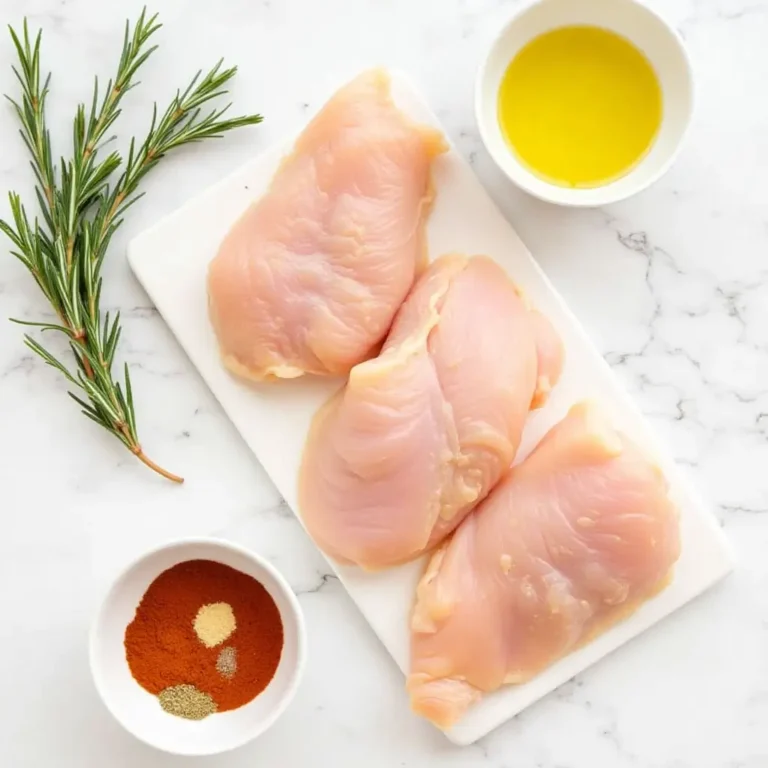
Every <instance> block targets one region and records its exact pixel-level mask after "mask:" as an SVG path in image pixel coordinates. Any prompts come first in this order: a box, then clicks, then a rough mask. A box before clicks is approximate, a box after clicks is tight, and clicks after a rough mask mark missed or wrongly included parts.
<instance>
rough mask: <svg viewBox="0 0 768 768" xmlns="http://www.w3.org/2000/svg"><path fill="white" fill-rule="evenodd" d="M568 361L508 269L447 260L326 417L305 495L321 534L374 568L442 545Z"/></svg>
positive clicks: (310, 519) (314, 438) (312, 524)
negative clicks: (540, 387)
mask: <svg viewBox="0 0 768 768" xmlns="http://www.w3.org/2000/svg"><path fill="white" fill-rule="evenodd" d="M539 340H541V343H542V346H545V347H546V350H547V351H546V355H543V356H542V361H543V363H542V364H543V365H544V366H545V368H544V369H543V370H542V371H540V370H539V349H538V343H539ZM561 366H562V348H561V347H560V346H559V339H558V337H557V335H556V333H555V332H554V330H553V329H552V328H551V326H549V324H548V323H547V322H546V321H545V320H544V319H543V318H542V317H541V316H538V317H537V318H534V316H533V315H532V313H531V312H530V311H529V309H528V306H527V304H526V302H525V301H524V300H523V299H522V298H521V296H520V294H519V293H518V291H517V289H516V288H515V286H514V284H513V283H512V281H511V280H510V279H509V277H508V276H507V275H506V273H505V272H504V270H503V269H502V268H501V267H500V266H498V265H497V264H496V263H495V262H493V261H491V260H490V259H488V258H486V257H482V256H477V257H474V258H467V257H465V256H455V255H451V256H443V257H442V258H440V259H438V260H437V261H436V262H435V263H434V264H432V266H431V267H430V269H429V270H428V271H427V272H426V273H425V274H424V275H423V276H422V278H421V279H420V280H419V282H418V283H417V284H416V286H415V288H414V290H413V291H412V293H411V295H410V296H409V297H408V299H407V300H406V302H405V304H404V305H403V307H402V308H401V310H400V312H399V314H398V316H397V318H396V320H395V323H394V325H393V327H392V331H391V333H390V334H389V337H388V338H387V341H386V343H385V345H384V348H383V350H382V352H381V354H380V355H379V356H378V357H377V358H375V359H373V360H369V361H367V362H365V363H362V364H360V365H358V366H356V367H355V368H353V369H352V372H351V373H350V377H349V382H348V384H347V386H346V387H345V388H344V389H343V390H342V392H341V393H340V394H339V395H338V396H337V397H335V398H334V399H332V401H331V402H330V403H328V404H327V405H326V406H325V407H324V408H323V409H322V410H321V412H320V413H319V414H318V416H317V417H316V419H315V422H314V425H313V427H312V429H311V431H310V435H309V437H308V439H307V444H306V447H305V452H304V457H303V464H302V470H301V477H300V488H299V498H300V509H301V514H302V518H303V520H304V523H305V525H306V526H307V528H308V530H309V532H310V534H311V535H312V537H313V538H314V540H315V541H316V543H317V544H318V545H319V546H320V547H321V548H322V549H323V550H324V551H325V552H326V553H327V554H329V555H331V556H332V557H333V558H335V559H336V560H338V561H340V562H343V563H354V564H357V565H359V566H362V567H363V568H366V569H369V570H376V569H381V568H385V567H387V566H391V565H394V564H397V563H401V562H403V561H406V560H409V559H412V558H414V557H417V556H418V555H420V554H421V553H422V552H424V551H425V550H427V549H429V548H431V547H433V546H435V545H436V544H437V543H438V542H439V541H441V540H442V539H443V538H444V537H445V536H446V535H447V534H448V533H450V532H451V531H452V530H453V529H454V528H455V527H456V526H457V525H458V524H459V522H461V520H462V519H463V517H464V516H465V515H466V514H467V513H468V512H469V510H471V509H472V507H473V506H474V505H475V504H477V503H478V502H479V501H480V500H481V499H482V498H483V497H484V496H485V495H486V494H487V493H488V492H489V491H490V489H491V488H492V487H493V486H494V485H495V484H496V483H497V482H498V480H499V478H500V477H501V476H502V474H503V473H504V472H506V471H507V469H508V468H509V466H510V464H511V462H512V460H513V458H514V456H515V452H516V451H517V448H518V445H519V443H520V437H521V434H522V431H523V425H524V423H525V419H526V416H527V414H528V411H529V409H530V407H531V403H532V401H533V400H537V401H539V400H541V399H542V393H541V392H540V391H539V390H538V388H537V385H538V384H539V383H540V382H542V381H545V382H546V387H547V390H548V388H549V387H550V386H551V385H552V384H553V383H554V382H556V381H557V378H558V376H559V374H560V368H561Z"/></svg>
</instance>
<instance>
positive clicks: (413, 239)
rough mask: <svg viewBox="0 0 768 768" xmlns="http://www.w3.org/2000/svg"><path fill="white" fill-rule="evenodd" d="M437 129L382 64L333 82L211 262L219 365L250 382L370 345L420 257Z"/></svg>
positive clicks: (331, 366)
mask: <svg viewBox="0 0 768 768" xmlns="http://www.w3.org/2000/svg"><path fill="white" fill-rule="evenodd" d="M446 148H447V147H446V144H445V142H444V139H443V137H442V135H441V134H440V133H439V132H438V131H436V130H434V129H431V128H427V127H423V126H418V125H415V124H413V123H412V122H411V121H410V120H409V119H408V118H407V117H406V116H405V115H404V114H403V113H402V112H401V111H400V110H399V109H398V108H397V107H396V106H395V104H394V102H393V100H392V96H391V94H390V83H389V79H388V76H387V75H386V73H384V72H381V71H371V72H367V73H364V74H363V75H360V76H359V77H357V78H356V79H355V80H353V81H352V82H351V83H349V84H348V85H346V86H345V87H343V88H342V89H341V90H339V91H338V92H337V93H336V94H335V95H334V96H333V97H332V98H331V99H330V101H329V102H328V103H327V104H326V105H325V106H324V107H323V109H322V110H321V112H320V113H319V114H318V115H317V116H316V117H315V118H314V120H313V121H312V122H311V123H310V124H309V126H308V127H307V128H306V130H305V131H304V132H303V133H302V134H301V136H300V137H299V139H298V140H297V142H296V145H295V147H294V149H293V152H292V153H291V154H290V155H289V156H288V157H286V158H285V160H283V162H282V164H281V166H280V168H279V170H278V171H277V173H276V174H275V177H274V179H273V180H272V183H271V186H270V188H269V190H268V191H267V193H266V194H265V195H264V196H263V197H262V198H261V199H260V200H258V201H257V202H256V203H254V204H253V205H252V206H251V207H250V208H248V210H247V211H246V212H245V213H244V214H243V216H242V217H241V218H240V219H239V220H238V221H237V223H236V224H235V225H234V226H233V227H232V229H231V230H230V232H229V234H228V235H227V236H226V238H225V239H224V241H223V242H222V244H221V246H220V248H219V251H218V253H217V254H216V257H215V258H214V259H213V261H212V262H211V265H210V268H209V272H208V297H209V312H210V318H211V322H212V324H213V327H214V330H215V332H216V336H217V337H218V341H219V346H220V350H221V354H222V357H223V360H224V363H225V365H226V366H227V367H228V368H229V369H230V370H231V371H233V372H234V373H236V374H238V375H241V376H244V377H246V378H250V379H254V380H264V379H272V378H294V377H297V376H301V375H303V374H305V373H314V374H321V375H324V374H331V375H337V374H346V373H348V372H349V370H350V368H352V366H354V365H356V364H357V363H360V362H362V361H363V360H366V359H367V358H368V357H370V356H371V355H373V354H375V353H376V351H377V349H378V347H379V345H380V344H381V341H382V340H383V339H384V337H385V336H386V334H387V331H388V330H389V327H390V325H391V323H392V319H393V317H394V316H395V312H396V311H397V309H398V307H399V306H400V304H401V303H402V302H403V300H404V299H405V297H406V295H407V293H408V291H409V290H410V288H411V286H412V284H413V282H414V279H415V277H416V275H417V273H418V272H419V270H420V269H422V268H423V267H424V266H425V265H426V251H425V242H424V239H425V238H424V225H425V221H426V218H427V215H428V212H429V208H430V205H431V203H432V198H433V187H432V183H431V177H430V167H431V164H432V160H433V159H434V158H435V156H437V155H438V154H439V153H441V152H443V151H444V150H445V149H446Z"/></svg>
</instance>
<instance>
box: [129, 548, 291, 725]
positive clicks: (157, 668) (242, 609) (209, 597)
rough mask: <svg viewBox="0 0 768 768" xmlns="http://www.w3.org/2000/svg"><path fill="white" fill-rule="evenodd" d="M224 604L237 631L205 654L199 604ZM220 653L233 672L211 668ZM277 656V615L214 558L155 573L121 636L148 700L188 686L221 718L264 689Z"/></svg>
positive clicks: (262, 593)
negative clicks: (229, 658)
mask: <svg viewBox="0 0 768 768" xmlns="http://www.w3.org/2000/svg"><path fill="white" fill-rule="evenodd" d="M211 603H228V604H229V605H230V606H231V607H232V610H233V612H234V615H235V621H236V628H235V631H234V632H233V633H232V635H230V636H229V637H228V638H227V640H226V642H224V643H223V644H222V645H220V646H218V647H214V648H206V647H205V645H204V644H203V643H202V642H201V641H200V639H199V638H198V636H197V634H196V632H195V629H194V620H195V616H196V615H197V612H198V611H199V610H200V608H201V607H202V606H204V605H209V604H211ZM223 647H228V648H234V649H235V651H236V654H237V669H236V671H235V673H234V674H233V675H232V676H231V677H226V676H224V675H222V674H220V672H219V671H218V670H217V669H216V660H217V658H218V656H219V653H220V652H221V650H222V648H223ZM282 650H283V624H282V621H281V619H280V612H279V610H278V608H277V605H275V601H274V600H273V599H272V597H271V596H270V594H269V593H268V592H267V590H266V589H265V588H264V587H263V586H262V585H261V584H260V583H259V582H258V581H257V580H256V579H254V578H252V577H251V576H248V575H247V574H244V573H241V572H240V571H237V570H235V569H234V568H230V567H229V566H227V565H223V564H222V563H216V562H213V561H212V560H188V561H187V562H184V563H179V564H178V565H174V566H173V567H172V568H169V569H168V570H167V571H164V572H163V573H161V574H160V575H159V576H158V577H157V578H156V579H155V580H154V581H153V582H152V584H150V586H149V589H147V591H146V593H145V594H144V597H143V598H142V600H141V602H140V603H139V606H138V608H137V609H136V616H135V617H134V619H133V621H132V622H131V623H130V624H129V625H128V628H127V629H126V631H125V653H126V658H127V660H128V666H129V667H130V670H131V674H132V675H133V677H134V678H135V679H136V681H137V682H138V683H139V685H141V686H142V687H143V688H145V689H146V690H147V691H149V692H150V693H153V694H159V693H160V692H161V691H163V690H164V689H165V688H169V687H170V686H173V685H182V684H187V685H194V686H195V688H197V689H198V690H199V691H202V692H203V693H207V694H208V695H209V696H211V697H212V698H213V700H214V701H215V702H216V705H217V708H218V711H219V712H224V711H226V710H229V709H237V708H238V707H241V706H243V704H247V703H248V702H249V701H251V700H252V699H253V698H254V697H255V696H257V695H258V694H259V693H261V691H263V690H264V688H266V686H267V685H268V684H269V681H270V680H271V679H272V677H273V676H274V674H275V671H276V670H277V665H278V664H279V662H280V655H281V653H282Z"/></svg>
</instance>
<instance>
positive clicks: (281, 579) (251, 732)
mask: <svg viewBox="0 0 768 768" xmlns="http://www.w3.org/2000/svg"><path fill="white" fill-rule="evenodd" d="M188 545H193V546H195V545H204V546H212V547H214V548H219V549H222V550H228V551H230V552H235V553H237V554H240V555H242V556H244V557H246V558H247V559H249V560H251V561H252V562H254V563H255V564H256V565H257V566H258V567H259V568H261V569H263V570H264V571H265V572H266V573H268V574H269V575H270V576H271V577H272V578H273V579H274V581H275V584H277V587H278V589H279V590H280V592H281V593H282V594H283V596H284V597H285V598H286V600H287V603H288V605H289V606H290V611H291V613H292V614H293V616H294V618H295V620H296V664H295V666H294V668H293V670H292V673H291V677H290V679H289V682H288V684H287V685H286V688H285V690H284V692H283V695H282V696H281V697H280V699H279V701H278V704H277V706H276V707H275V708H274V709H273V710H272V711H271V712H270V713H269V715H268V716H267V717H265V718H263V719H262V720H259V721H258V723H257V724H256V727H254V728H251V729H244V735H243V736H242V738H240V739H238V740H235V741H233V743H231V744H228V745H227V746H225V747H216V748H213V749H195V750H184V749H169V748H168V747H166V746H161V745H160V744H157V743H156V742H154V741H153V740H152V739H151V738H149V737H147V736H146V735H143V734H140V733H137V732H136V731H135V730H134V729H133V728H130V727H128V725H126V723H125V722H123V720H122V718H120V717H119V716H118V715H117V713H116V712H115V711H114V709H113V708H112V706H111V704H110V702H109V697H108V695H106V690H107V685H106V683H105V682H104V679H103V676H102V674H101V672H100V671H99V672H97V669H99V670H100V668H101V665H98V664H96V662H95V658H96V655H97V647H98V642H99V641H98V639H97V638H98V628H99V627H100V625H101V623H102V619H103V617H104V615H105V612H106V610H107V606H109V604H110V602H111V600H112V598H113V596H114V593H115V591H116V589H117V586H118V585H119V584H120V583H121V582H122V581H123V580H124V579H125V578H126V577H127V576H128V574H130V572H131V571H133V570H134V569H135V568H137V567H138V566H139V565H140V564H141V563H142V562H144V560H146V559H148V558H150V557H153V556H154V555H157V554H159V553H160V552H164V551H166V550H172V549H176V548H183V547H185V546H188ZM179 562H184V561H183V560H179ZM225 565H226V563H225ZM306 661H307V633H306V625H305V621H304V613H303V611H302V608H301V604H300V603H299V599H298V597H297V596H296V593H295V592H294V591H293V589H292V588H291V586H290V584H289V583H288V581H287V579H286V578H285V576H283V574H282V573H280V571H279V570H278V569H277V568H276V567H275V566H274V565H272V563H270V562H269V561H268V560H266V559H265V558H264V557H263V556H262V555H259V554H257V553H255V552H254V551H252V550H250V549H247V548H245V547H243V546H241V545H239V544H235V543H233V542H231V541H228V540H226V539H222V538H218V537H216V536H191V537H185V538H181V539H171V540H169V541H167V542H165V543H162V544H158V545H157V546H154V547H152V548H150V549H148V550H146V551H144V552H142V553H141V554H140V555H137V556H136V557H134V558H132V559H131V560H130V561H129V562H128V563H127V564H126V565H125V566H124V567H123V568H121V569H120V571H119V572H118V573H117V574H116V575H115V576H114V577H113V578H112V579H111V580H110V583H109V586H108V587H107V589H106V590H105V591H104V593H103V596H102V598H101V601H100V603H99V605H98V608H97V609H96V611H95V613H94V614H93V617H92V619H91V626H90V630H89V632H88V666H89V667H90V670H91V678H92V679H93V682H94V685H95V687H96V691H97V692H98V694H99V698H100V699H101V701H102V703H103V704H104V706H105V707H106V709H107V710H108V711H109V713H110V714H111V715H112V717H113V718H114V719H115V720H116V721H117V722H118V723H119V724H120V725H121V726H122V727H123V728H124V729H125V730H126V731H127V732H128V733H130V734H131V735H132V736H133V737H134V738H136V739H138V740H139V741H141V742H143V743H144V744H146V745H147V746H150V747H152V748H153V749H156V750H158V751H160V752H164V753H166V754H172V755H179V756H183V757H204V756H209V755H219V754H224V753H226V752H230V751H232V750H234V749H238V748H240V747H242V746H244V745H246V744H248V743H249V742H251V741H253V740H254V739H256V738H257V737H259V736H261V735H262V734H263V733H265V732H266V731H267V730H268V729H269V728H270V727H271V726H272V725H274V723H275V722H276V721H277V719H278V718H279V717H280V716H281V715H282V714H283V713H284V712H285V710H286V709H287V708H288V706H289V704H290V703H291V701H292V700H293V698H294V696H295V694H296V691H297V690H298V687H299V684H300V682H301V679H302V677H303V674H304V669H305V667H306ZM137 685H138V683H137Z"/></svg>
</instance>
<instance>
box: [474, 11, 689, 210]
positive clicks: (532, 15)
mask: <svg viewBox="0 0 768 768" xmlns="http://www.w3.org/2000/svg"><path fill="white" fill-rule="evenodd" d="M573 25H588V26H595V27H602V28H603V29H608V30H611V31H612V32H615V33H617V34H619V35H621V36H622V37H624V38H626V39H627V40H629V41H630V42H632V43H634V45H635V46H636V47H637V48H639V49H640V50H641V51H642V52H643V53H644V54H645V55H646V56H647V58H648V60H649V61H650V62H651V65H652V66H653V68H654V70H655V71H656V76H657V77H658V78H659V83H660V84H661V90H662V98H663V106H662V109H663V113H662V122H661V126H660V128H659V133H658V135H657V137H656V140H655V141H654V144H653V146H652V147H651V149H650V151H649V152H648V153H647V154H646V155H645V157H644V158H643V159H642V160H641V161H640V162H639V163H638V164H637V165H636V166H635V167H634V168H633V169H632V170H631V171H630V172H629V173H627V174H626V175H624V176H622V177H621V178H619V179H616V180H615V181H612V182H610V183H608V184H604V185H602V186H599V187H593V188H588V189H587V188H583V189H582V188H573V187H561V186H558V185H556V184H552V183H550V182H548V181H545V180H544V179H542V178H539V177H538V176H536V175H535V174H534V173H532V172H531V171H530V170H528V168H526V167H525V166H524V165H523V164H522V163H521V162H520V161H519V160H518V159H517V157H516V155H515V153H514V151H513V150H512V149H511V147H510V146H509V144H508V143H507V142H506V140H505V138H504V136H503V134H502V131H501V127H500V126H499V116H498V97H499V86H500V85H501V81H502V78H503V77H504V73H505V72H506V70H507V67H508V66H509V63H510V62H511V61H512V59H513V58H514V57H515V56H516V55H517V53H518V52H519V51H520V49H521V48H522V47H523V46H525V45H526V44H527V43H529V42H530V41H531V40H533V39H534V38H536V37H538V36H539V35H541V34H543V33H544V32H548V31H549V30H551V29H556V28H558V27H565V26H573ZM692 113H693V71H692V69H691V63H690V60H689V58H688V54H687V52H686V50H685V45H684V44H683V41H682V38H681V37H680V35H679V34H678V33H677V31H676V30H675V29H674V27H672V26H671V25H670V24H668V23H667V22H666V21H665V20H664V19H662V18H661V17H660V16H659V15H657V14H656V13H654V12H653V11H652V10H650V8H647V7H646V6H645V5H643V4H642V3H640V2H638V0H536V1H535V2H532V3H529V4H528V5H527V6H525V7H523V8H522V9H520V10H519V11H517V12H516V13H515V14H514V15H513V16H512V17H511V18H510V19H509V20H508V21H507V22H506V24H505V25H504V26H503V27H502V29H501V31H500V32H499V33H498V35H497V36H496V38H495V40H494V41H493V43H492V44H491V47H490V50H489V51H488V54H487V56H486V58H485V60H484V61H483V63H482V65H481V67H480V71H479V73H478V76H477V82H476V85H475V115H476V119H477V124H478V128H479V130H480V136H481V137H482V140H483V143H484V144H485V147H486V149H487V150H488V152H489V153H490V155H491V157H492V158H493V160H494V161H495V162H496V164H497V165H498V166H499V168H500V169H501V170H502V171H503V172H504V173H505V174H506V175H507V176H508V177H509V179H510V180H511V181H513V182H514V183H515V184H516V185H517V186H518V187H520V188H521V189H523V190H525V191H526V192H528V193H529V194H531V195H533V196H534V197H538V198H540V199H541V200H545V201H547V202H549V203H555V204H557V205H566V206H583V207H593V206H598V205H606V204H608V203H615V202H618V201H619V200H624V199H625V198H628V197H630V196H632V195H634V194H636V193H637V192H640V191H641V190H643V189H645V188H646V187H648V186H650V185H651V184H653V182H655V181H656V180H657V179H659V178H660V177H661V176H662V175H663V174H664V173H665V172H666V171H667V169H668V168H669V167H670V165H672V163H673V162H674V160H675V158H676V157H677V154H678V152H679V151H680V148H681V146H682V144H683V140H684V139H685V136H686V134H687V132H688V126H689V123H690V120H691V115H692Z"/></svg>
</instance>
